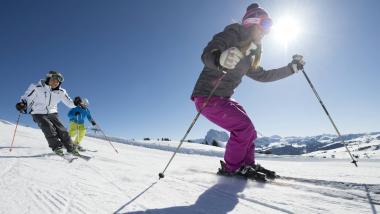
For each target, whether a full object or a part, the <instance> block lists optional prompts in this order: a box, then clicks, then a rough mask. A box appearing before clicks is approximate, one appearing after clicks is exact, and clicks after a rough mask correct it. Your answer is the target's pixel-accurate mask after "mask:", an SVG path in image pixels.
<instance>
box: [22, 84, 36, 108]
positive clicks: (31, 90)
mask: <svg viewBox="0 0 380 214" xmlns="http://www.w3.org/2000/svg"><path fill="white" fill-rule="evenodd" d="M36 89H37V87H36V85H35V84H30V86H29V87H28V89H27V90H26V91H25V93H24V95H22V96H21V98H20V101H26V103H27V105H28V106H29V105H30V104H31V103H32V102H33V100H34V99H35V98H36V96H37V91H36Z"/></svg>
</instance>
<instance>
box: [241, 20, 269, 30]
mask: <svg viewBox="0 0 380 214" xmlns="http://www.w3.org/2000/svg"><path fill="white" fill-rule="evenodd" d="M253 24H257V25H259V26H260V28H261V29H262V30H263V31H264V32H266V33H268V32H269V31H270V29H271V27H272V25H273V22H272V19H271V18H269V17H261V18H247V19H245V20H244V22H243V26H244V27H250V26H252V25H253Z"/></svg>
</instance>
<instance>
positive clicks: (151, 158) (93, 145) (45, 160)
mask: <svg viewBox="0 0 380 214" xmlns="http://www.w3.org/2000/svg"><path fill="white" fill-rule="evenodd" d="M13 129H14V125H12V124H7V123H3V122H1V121H0V190H1V191H0V198H1V200H0V213H4V214H5V213H7V214H9V213H39V214H40V213H172V214H174V213H175V214H178V213H204V214H206V213H207V214H210V213H215V214H220V213H250V214H251V213H376V212H377V211H379V210H380V163H379V162H378V161H373V160H361V161H360V162H359V167H358V168H354V167H353V165H352V164H350V163H349V161H348V160H346V159H340V160H337V159H307V158H303V157H298V158H294V157H293V158H290V157H288V158H286V157H283V158H273V159H272V158H266V159H261V158H259V162H260V163H261V164H263V165H264V166H266V167H268V168H272V169H274V170H276V171H277V172H278V173H279V174H281V175H283V176H285V177H287V179H279V180H276V181H275V182H273V183H267V184H259V183H256V182H252V181H245V180H240V179H233V178H224V177H218V176H216V175H215V171H216V169H217V168H218V161H219V159H220V157H217V156H210V155H199V154H197V152H198V151H206V150H207V149H209V148H210V149H211V148H213V149H214V148H215V147H212V146H204V145H194V144H190V145H188V144H186V145H185V147H186V148H188V146H197V147H198V149H197V148H195V147H194V148H193V147H192V150H191V151H193V153H192V154H182V153H181V154H178V155H177V156H176V158H175V159H174V162H173V163H172V165H171V166H170V167H169V169H168V171H167V172H166V177H165V178H164V179H162V180H158V176H157V174H158V172H160V171H161V170H162V169H163V167H164V166H165V164H166V162H167V161H168V159H169V158H170V155H171V154H172V153H171V152H169V151H165V150H159V149H152V148H146V147H141V146H132V145H127V144H119V143H116V145H115V146H116V147H117V149H118V150H119V152H120V153H119V154H116V153H115V152H114V150H113V149H112V148H111V147H110V146H109V144H108V143H107V142H105V141H103V140H101V139H95V138H90V137H86V138H85V140H84V146H85V147H87V148H90V149H97V150H98V152H97V153H87V154H89V155H94V156H95V157H94V158H93V159H92V160H90V161H88V162H87V161H84V160H81V159H80V160H76V161H74V162H73V163H71V164H69V163H67V162H65V161H64V160H62V159H60V157H56V156H53V155H50V154H51V151H49V148H48V147H47V143H46V141H45V139H44V137H43V135H42V132H41V131H40V130H36V129H32V128H27V127H22V126H21V127H19V132H18V134H17V136H16V141H15V145H14V146H15V148H14V150H13V151H12V152H9V149H8V147H9V144H10V141H11V137H12V134H13ZM172 144H173V143H172ZM136 145H138V144H136ZM174 147H175V146H174ZM170 148H171V147H170ZM186 148H185V149H186ZM219 149H220V148H219ZM189 151H190V150H189ZM209 154H212V153H209Z"/></svg>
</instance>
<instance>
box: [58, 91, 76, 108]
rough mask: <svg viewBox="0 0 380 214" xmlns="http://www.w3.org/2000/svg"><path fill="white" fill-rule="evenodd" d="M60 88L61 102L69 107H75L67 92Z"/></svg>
mask: <svg viewBox="0 0 380 214" xmlns="http://www.w3.org/2000/svg"><path fill="white" fill-rule="evenodd" d="M61 90H62V93H61V100H62V102H63V103H64V104H65V105H66V106H67V107H69V108H75V107H76V106H75V105H74V102H73V100H72V99H71V98H70V97H69V95H68V94H67V92H66V90H64V89H61Z"/></svg>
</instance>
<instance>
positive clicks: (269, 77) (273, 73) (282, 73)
mask: <svg viewBox="0 0 380 214" xmlns="http://www.w3.org/2000/svg"><path fill="white" fill-rule="evenodd" d="M292 74H294V72H293V70H292V68H290V67H289V66H285V67H281V68H278V69H272V70H267V71H266V70H264V69H263V68H262V67H258V68H257V69H249V70H248V72H247V74H246V75H247V76H248V77H250V78H252V79H254V80H257V81H260V82H273V81H276V80H280V79H283V78H285V77H288V76H290V75H292Z"/></svg>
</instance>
